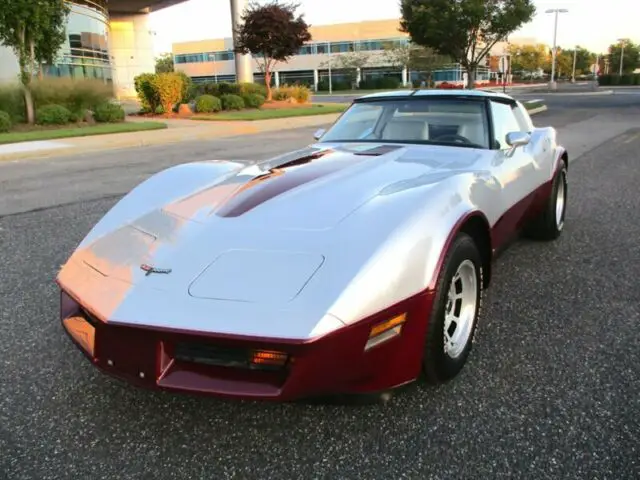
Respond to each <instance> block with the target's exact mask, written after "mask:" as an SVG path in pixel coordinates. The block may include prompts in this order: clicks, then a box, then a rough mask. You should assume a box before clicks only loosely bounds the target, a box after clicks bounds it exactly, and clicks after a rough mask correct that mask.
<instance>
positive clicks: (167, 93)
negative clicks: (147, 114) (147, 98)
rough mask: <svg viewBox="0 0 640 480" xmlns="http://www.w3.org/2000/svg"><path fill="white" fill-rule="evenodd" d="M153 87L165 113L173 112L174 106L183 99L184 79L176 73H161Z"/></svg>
mask: <svg viewBox="0 0 640 480" xmlns="http://www.w3.org/2000/svg"><path fill="white" fill-rule="evenodd" d="M153 85H154V87H155V89H156V92H158V97H159V98H160V104H161V105H162V107H163V108H164V111H165V112H167V113H168V112H171V111H172V110H173V107H174V105H175V104H176V103H180V100H181V99H182V86H183V82H182V77H181V76H180V75H179V74H178V73H175V72H169V73H160V74H158V75H156V78H155V80H154V82H153Z"/></svg>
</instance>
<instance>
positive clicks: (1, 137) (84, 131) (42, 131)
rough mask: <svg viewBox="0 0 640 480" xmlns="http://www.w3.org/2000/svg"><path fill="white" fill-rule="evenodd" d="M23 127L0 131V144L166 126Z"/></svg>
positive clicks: (136, 130)
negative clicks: (6, 131)
mask: <svg viewBox="0 0 640 480" xmlns="http://www.w3.org/2000/svg"><path fill="white" fill-rule="evenodd" d="M27 128H28V127H25V128H23V129H21V130H20V131H16V132H9V133H0V145H2V144H5V143H18V142H33V141H36V140H54V139H58V138H70V137H88V136H89V135H106V134H109V133H126V132H139V131H142V130H159V129H162V128H167V124H166V123H162V122H124V123H103V124H98V125H87V126H81V127H68V126H67V127H63V128H42V127H40V128H39V127H33V130H30V129H27Z"/></svg>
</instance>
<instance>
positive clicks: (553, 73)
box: [545, 8, 569, 90]
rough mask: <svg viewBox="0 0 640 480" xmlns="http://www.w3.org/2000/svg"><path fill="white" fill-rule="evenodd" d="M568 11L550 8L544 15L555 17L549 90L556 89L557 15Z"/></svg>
mask: <svg viewBox="0 0 640 480" xmlns="http://www.w3.org/2000/svg"><path fill="white" fill-rule="evenodd" d="M568 11H569V10H567V9H566V8H550V9H549V10H547V11H546V12H545V13H553V14H554V15H555V21H554V27H553V50H552V53H551V82H549V88H550V89H551V90H555V89H556V55H557V51H558V47H557V40H558V14H560V13H567V12H568Z"/></svg>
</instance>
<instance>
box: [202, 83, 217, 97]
mask: <svg viewBox="0 0 640 480" xmlns="http://www.w3.org/2000/svg"><path fill="white" fill-rule="evenodd" d="M197 89H198V94H199V95H213V96H214V97H219V96H220V88H218V84H217V83H214V82H205V83H200V84H198V86H197Z"/></svg>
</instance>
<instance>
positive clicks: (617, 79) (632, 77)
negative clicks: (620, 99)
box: [598, 73, 640, 86]
mask: <svg viewBox="0 0 640 480" xmlns="http://www.w3.org/2000/svg"><path fill="white" fill-rule="evenodd" d="M598 85H601V86H609V85H625V86H628V85H640V74H639V73H627V74H625V75H622V76H620V75H618V74H607V75H600V76H599V77H598Z"/></svg>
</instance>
